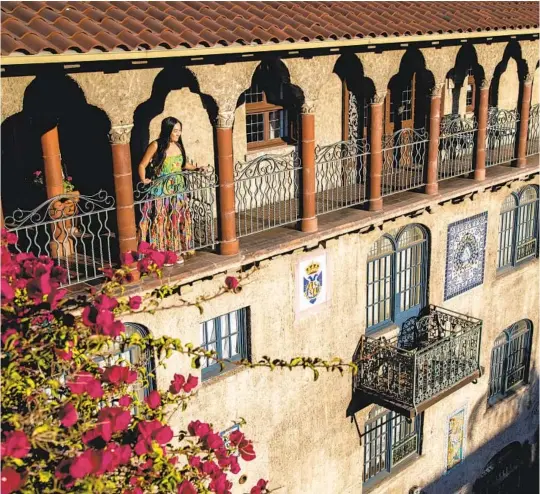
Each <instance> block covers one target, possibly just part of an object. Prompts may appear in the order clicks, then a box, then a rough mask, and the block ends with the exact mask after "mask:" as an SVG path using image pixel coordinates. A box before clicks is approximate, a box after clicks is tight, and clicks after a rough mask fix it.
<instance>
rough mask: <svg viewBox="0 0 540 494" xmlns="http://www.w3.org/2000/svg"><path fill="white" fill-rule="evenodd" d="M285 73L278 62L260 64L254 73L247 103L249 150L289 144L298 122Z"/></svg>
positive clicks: (246, 95) (246, 98) (247, 95)
mask: <svg viewBox="0 0 540 494" xmlns="http://www.w3.org/2000/svg"><path fill="white" fill-rule="evenodd" d="M285 72H286V69H285V67H284V66H283V65H282V64H279V63H277V62H262V63H261V65H259V67H258V68H257V70H256V71H255V74H254V75H253V80H252V83H251V87H250V88H249V89H248V90H247V91H246V92H245V93H244V96H245V101H246V138H247V147H248V150H256V149H261V148H267V147H274V146H279V145H282V144H287V143H292V142H294V140H295V135H296V127H297V118H296V111H295V106H294V96H293V93H292V88H291V86H290V85H289V84H287V83H286V79H287V75H286V74H285Z"/></svg>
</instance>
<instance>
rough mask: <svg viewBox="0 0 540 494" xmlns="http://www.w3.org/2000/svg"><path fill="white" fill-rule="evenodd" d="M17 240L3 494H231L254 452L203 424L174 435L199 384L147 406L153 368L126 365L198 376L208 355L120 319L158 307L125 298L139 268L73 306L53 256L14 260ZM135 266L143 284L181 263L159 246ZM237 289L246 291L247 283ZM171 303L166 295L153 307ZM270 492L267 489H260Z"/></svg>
mask: <svg viewBox="0 0 540 494" xmlns="http://www.w3.org/2000/svg"><path fill="white" fill-rule="evenodd" d="M16 240H17V239H16V237H15V236H14V235H13V234H10V233H7V232H5V231H4V232H3V233H2V247H1V248H2V278H1V282H2V286H1V289H2V291H1V296H2V299H1V300H2V328H3V330H2V337H1V344H2V419H1V420H2V443H1V445H2V472H1V491H2V493H3V494H10V493H12V492H24V493H26V492H28V493H30V492H35V493H59V492H92V493H94V492H96V493H97V492H107V493H111V494H112V493H122V494H141V493H143V492H158V493H167V492H173V493H178V494H188V493H196V492H214V493H220V494H225V493H228V492H230V490H231V488H232V482H231V477H233V476H235V475H237V474H238V473H239V472H240V470H241V463H242V462H246V461H251V460H253V459H254V458H255V456H256V455H255V451H254V449H253V444H252V442H251V441H250V440H248V439H247V438H246V437H245V435H244V434H243V433H242V432H241V430H236V431H234V432H232V433H231V434H230V437H229V438H228V441H227V443H225V442H224V440H223V438H222V437H221V436H220V435H219V434H218V433H216V432H215V431H214V430H213V429H212V426H211V425H210V424H207V423H204V422H201V421H199V420H186V428H185V429H186V430H180V431H178V430H177V431H173V430H172V428H171V427H170V426H169V425H168V417H169V416H170V415H171V413H174V412H175V411H176V410H178V408H180V409H182V410H185V409H186V408H187V405H188V403H189V400H190V399H192V398H193V397H194V393H195V392H196V388H197V385H198V378H197V376H194V375H188V376H184V375H180V374H176V375H175V376H174V379H173V381H172V382H171V383H170V387H169V389H168V390H162V391H152V392H150V393H149V394H147V395H146V396H145V395H144V394H141V393H140V389H141V387H143V386H144V385H145V384H146V383H147V382H148V380H149V379H151V378H152V376H151V374H152V369H150V370H149V369H148V367H147V366H146V365H140V366H134V365H133V364H131V363H130V362H127V361H125V360H123V359H122V358H121V357H119V355H121V352H122V350H123V349H125V348H133V347H134V346H135V347H139V349H140V351H141V352H148V351H150V352H151V354H153V355H154V357H155V362H158V363H159V362H160V359H161V358H162V357H163V356H165V355H170V354H171V352H174V351H176V352H181V353H184V354H185V355H186V356H187V357H188V358H192V359H193V360H194V364H195V365H194V367H197V362H198V360H199V359H200V358H201V357H202V356H204V355H207V352H204V350H202V349H199V348H193V347H192V346H191V345H188V346H186V347H184V346H183V345H182V343H181V342H180V341H178V340H175V339H172V338H166V337H162V338H159V339H153V338H152V337H150V336H149V337H142V336H141V335H139V334H134V335H129V336H128V335H127V333H126V328H125V326H124V324H123V323H122V322H121V321H120V320H119V316H121V315H122V314H125V313H129V312H132V311H137V310H144V308H145V307H144V306H145V303H146V302H147V301H145V300H143V299H142V298H141V297H140V296H132V297H128V296H122V293H123V290H122V286H123V285H122V284H123V282H124V281H126V280H129V277H130V276H131V271H130V270H129V269H127V268H122V269H119V270H118V271H115V272H113V271H110V270H109V272H108V273H107V276H108V278H109V281H108V283H105V284H104V285H103V287H102V288H100V289H99V290H95V291H93V292H89V293H87V294H83V295H77V296H69V295H68V292H67V290H66V289H64V288H61V285H62V283H63V282H65V280H66V272H65V271H64V269H63V268H61V267H58V266H56V265H55V264H54V262H53V260H52V259H50V258H49V257H45V256H40V257H36V256H35V255H33V254H27V253H22V254H21V253H19V254H13V253H11V252H10V250H9V245H8V244H11V243H15V242H16ZM127 257H128V259H127V260H126V262H127V263H133V262H137V259H138V266H137V267H138V270H139V271H140V272H141V273H143V275H144V274H154V275H159V273H160V269H161V267H162V266H163V265H164V264H166V263H174V262H175V260H176V259H175V258H174V257H175V255H174V254H173V253H170V252H165V253H163V252H157V251H155V250H154V249H153V248H152V247H150V246H149V245H147V244H142V245H141V247H140V250H139V252H138V253H133V254H129V255H128V256H127ZM227 290H229V291H236V290H238V280H237V279H236V278H229V279H227V284H226V286H224V289H223V291H227ZM166 291H167V294H168V295H174V291H175V290H174V288H172V289H171V288H169V290H166ZM113 294H120V296H114V295H113ZM163 296H164V295H163V290H161V291H160V290H158V291H157V293H156V294H154V296H153V300H151V302H152V303H153V304H154V305H155V304H156V300H159V299H160V298H163ZM246 490H247V491H249V490H250V489H249V488H247V489H246ZM266 491H267V489H266V482H265V481H264V480H262V479H261V480H260V481H259V482H258V483H257V484H256V485H255V486H253V487H252V488H251V490H250V492H251V493H252V494H260V493H263V492H266Z"/></svg>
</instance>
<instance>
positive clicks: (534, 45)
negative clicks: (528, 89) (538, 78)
mask: <svg viewBox="0 0 540 494" xmlns="http://www.w3.org/2000/svg"><path fill="white" fill-rule="evenodd" d="M519 46H520V47H521V56H522V57H523V60H525V62H526V63H527V75H526V76H525V81H529V79H530V80H531V81H532V79H533V77H534V71H535V70H536V64H537V62H538V58H539V57H538V48H539V46H538V40H537V39H536V40H532V41H525V40H522V41H520V42H519Z"/></svg>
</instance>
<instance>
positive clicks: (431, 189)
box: [425, 83, 444, 195]
mask: <svg viewBox="0 0 540 494" xmlns="http://www.w3.org/2000/svg"><path fill="white" fill-rule="evenodd" d="M443 85H444V83H438V84H435V86H434V87H433V89H432V90H431V110H430V114H429V145H428V164H427V173H426V187H425V192H426V194H429V195H435V194H437V193H438V192H439V184H438V183H437V165H438V161H439V134H440V132H441V93H442V88H443Z"/></svg>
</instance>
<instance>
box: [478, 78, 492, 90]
mask: <svg viewBox="0 0 540 494" xmlns="http://www.w3.org/2000/svg"><path fill="white" fill-rule="evenodd" d="M490 86H491V79H482V81H481V82H480V89H489V87H490Z"/></svg>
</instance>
